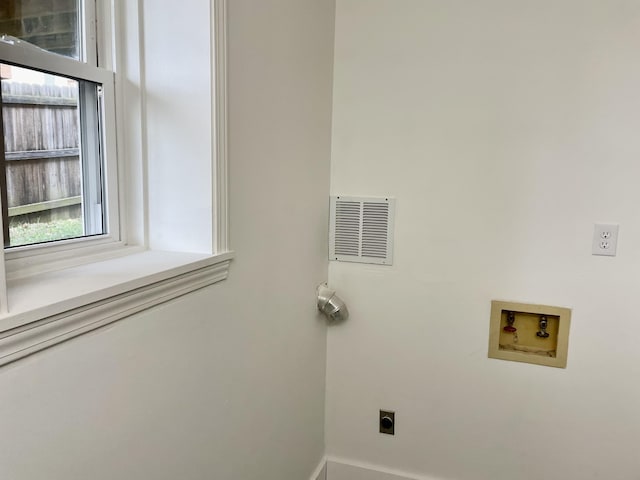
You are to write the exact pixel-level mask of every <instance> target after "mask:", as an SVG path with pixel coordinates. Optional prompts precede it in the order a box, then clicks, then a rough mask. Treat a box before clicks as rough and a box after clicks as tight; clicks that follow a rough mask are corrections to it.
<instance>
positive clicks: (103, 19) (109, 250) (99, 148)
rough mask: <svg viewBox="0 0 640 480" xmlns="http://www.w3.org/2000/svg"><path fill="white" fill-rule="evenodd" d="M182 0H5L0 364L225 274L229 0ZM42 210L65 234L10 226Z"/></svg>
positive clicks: (0, 27)
mask: <svg viewBox="0 0 640 480" xmlns="http://www.w3.org/2000/svg"><path fill="white" fill-rule="evenodd" d="M187 1H188V3H189V5H188V8H189V11H190V16H189V17H188V18H187V17H185V18H184V19H180V18H176V16H175V9H173V8H170V5H168V4H165V3H163V4H162V5H155V4H154V5H153V6H152V5H151V4H152V3H154V2H144V0H126V1H122V0H84V1H79V0H56V1H55V2H51V1H47V0H28V1H27V0H22V1H19V0H10V1H4V0H3V1H2V2H0V32H2V33H4V34H5V37H4V38H3V39H2V40H0V65H1V67H0V76H2V82H1V83H2V87H3V88H2V95H1V99H2V101H3V105H2V113H3V115H2V119H3V120H5V119H7V121H4V122H3V123H4V125H3V129H2V135H3V142H1V143H2V150H3V151H1V152H0V153H1V154H2V155H0V163H2V164H1V165H0V177H4V178H2V179H0V187H1V188H0V192H1V193H2V195H4V196H6V201H5V200H4V199H3V201H2V209H3V211H2V217H4V218H3V220H6V221H5V222H3V224H4V225H8V229H7V228H5V229H4V232H3V235H4V236H5V239H6V238H7V237H8V241H6V243H5V244H6V245H7V246H6V247H5V248H4V255H0V365H2V364H5V363H8V362H11V361H13V360H16V359H18V358H21V357H24V356H26V355H29V354H31V353H33V352H36V351H39V350H41V349H43V348H46V347H48V346H50V345H54V344H57V343H60V342H62V341H64V340H66V339H69V338H72V337H75V336H77V335H80V334H82V333H84V332H87V331H90V330H93V329H96V328H98V327H100V326H102V325H105V324H108V323H111V322H114V321H116V320H119V319H122V318H124V317H127V316H130V315H132V314H134V313H136V312H138V311H141V310H144V309H147V308H150V307H152V306H154V305H157V304H159V303H162V302H165V301H167V300H170V299H172V298H175V297H177V296H180V295H184V294H186V293H189V292H192V291H194V290H196V289H199V288H203V287H206V286H209V285H211V284H213V283H216V282H218V281H221V280H224V279H225V278H226V277H227V272H228V266H229V263H230V261H231V259H232V258H233V253H232V252H230V251H228V248H227V225H228V221H227V200H226V191H227V189H226V181H227V178H226V175H227V174H226V171H227V169H226V83H225V82H226V81H225V79H226V76H225V71H226V70H225V65H226V43H225V42H226V31H225V19H226V2H225V0H213V1H212V2H201V1H199V0H187ZM52 4H53V5H56V9H54V10H53V11H50V10H47V9H51V5H52ZM38 5H45V6H44V7H42V8H40V9H38ZM147 6H148V8H145V7H147ZM185 8H186V7H185ZM38 15H40V17H38ZM33 16H35V17H38V18H39V19H38V20H37V21H36V20H34V19H33V18H32V17H33ZM96 26H97V27H96ZM58 27H60V28H58ZM39 29H40V30H39ZM65 29H66V30H65ZM168 32H170V33H168ZM65 39H66V40H65ZM58 40H61V42H62V40H65V42H66V43H64V42H63V43H64V44H60V43H56V42H57V41H58ZM36 77H37V81H33V80H29V82H30V83H31V84H35V86H33V85H32V86H31V87H29V88H31V90H28V89H27V90H22V88H27V87H21V86H16V85H19V84H20V83H22V80H21V79H25V78H36ZM34 91H36V92H38V93H37V95H32V94H31V93H33V92H34ZM43 92H44V93H43ZM25 97H29V98H25ZM20 109H22V111H20ZM18 115H24V116H25V117H26V118H27V119H29V122H31V125H30V128H32V130H29V131H32V132H37V133H36V134H34V136H35V137H38V140H37V141H33V143H34V144H35V145H36V148H34V147H32V146H30V144H28V143H27V142H28V141H29V138H25V137H28V136H31V133H29V134H27V135H25V131H26V130H25V128H23V127H21V128H20V130H21V131H20V132H19V133H20V134H19V135H18V134H17V132H16V130H15V125H16V120H15V119H14V118H11V117H13V116H18ZM47 117H51V118H47ZM43 118H44V120H43ZM9 120H11V122H13V123H10V121H9ZM23 121H25V120H23ZM25 122H26V121H25ZM27 123H28V122H27ZM60 125H62V126H63V127H62V128H60V127H59V126H60ZM12 128H13V130H12ZM52 132H53V133H52ZM116 133H117V135H116ZM14 134H16V135H17V136H14ZM48 135H51V137H48ZM45 137H46V138H47V141H46V142H45V141H44V140H43V139H44V138H45ZM116 137H117V142H116ZM31 140H33V139H31ZM19 141H21V142H23V143H21V144H19ZM5 150H6V151H5ZM52 151H53V152H52ZM116 152H117V154H118V155H117V157H116ZM35 155H39V157H38V158H33V157H34V156H35ZM56 156H57V157H60V158H55V161H56V162H59V163H58V164H56V165H64V168H63V167H62V166H55V167H51V168H49V169H48V170H47V169H46V168H42V169H41V170H40V171H39V172H40V173H38V174H37V175H36V174H33V175H31V176H30V175H28V174H26V173H24V172H22V173H20V172H19V170H18V169H17V165H18V164H20V163H21V162H23V163H24V164H27V163H28V162H33V163H34V164H36V162H41V163H43V164H47V161H49V159H51V162H53V161H54V160H53V159H52V158H53V157H56ZM65 169H66V170H68V171H71V172H76V173H75V174H74V175H75V176H73V175H70V176H66V177H64V178H65V180H63V181H60V178H62V171H63V170H65ZM42 172H44V173H42ZM27 179H32V180H33V179H35V180H34V181H29V182H27V181H26V180H27ZM43 180H46V181H43ZM56 181H58V182H59V184H61V185H62V186H56V185H57V184H56V183H55V182H56ZM12 182H13V183H12ZM14 184H19V185H26V186H27V190H30V194H32V195H33V196H32V197H30V198H29V199H27V200H20V201H18V200H15V199H16V198H17V195H16V194H15V192H14V193H10V191H11V186H12V185H14ZM63 187H64V188H63ZM40 189H42V190H47V189H48V190H50V191H51V190H59V191H58V193H57V194H56V195H57V196H51V197H45V196H40V197H39V196H38V195H39V194H41V193H42V192H41V191H40ZM45 193H47V192H45ZM48 193H51V192H48ZM2 195H0V197H2ZM43 195H44V194H43ZM12 202H13V203H12ZM46 202H52V203H46ZM38 209H43V210H39V211H38ZM46 209H48V210H50V211H52V212H53V213H51V212H46V213H42V212H45V211H46ZM74 211H75V215H76V217H75V218H71V217H73V215H74V213H73V212H74ZM21 215H22V216H23V217H22V218H20V220H21V221H22V222H21V223H20V222H14V224H13V225H12V222H11V219H12V218H13V217H19V216H21ZM65 216H66V217H69V218H65ZM25 219H26V220H25ZM49 219H57V220H60V219H62V220H74V221H75V222H76V225H75V230H71V231H66V230H65V231H64V232H62V233H59V232H57V233H56V232H54V233H53V236H52V237H38V239H37V240H35V241H34V240H29V239H26V240H25V239H21V238H20V237H19V236H18V235H19V233H15V232H12V231H11V230H12V228H14V227H15V225H16V223H17V224H20V225H23V224H29V223H33V224H37V223H40V224H42V223H47V222H48V220H49ZM25 229H26V228H25ZM0 253H1V252H0Z"/></svg>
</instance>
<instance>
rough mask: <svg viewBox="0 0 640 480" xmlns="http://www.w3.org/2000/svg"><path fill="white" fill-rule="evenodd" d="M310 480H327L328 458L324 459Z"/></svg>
mask: <svg viewBox="0 0 640 480" xmlns="http://www.w3.org/2000/svg"><path fill="white" fill-rule="evenodd" d="M309 480H327V457H323V458H322V460H321V461H320V463H319V464H318V466H317V467H316V469H315V470H314V471H313V474H312V475H311V477H309Z"/></svg>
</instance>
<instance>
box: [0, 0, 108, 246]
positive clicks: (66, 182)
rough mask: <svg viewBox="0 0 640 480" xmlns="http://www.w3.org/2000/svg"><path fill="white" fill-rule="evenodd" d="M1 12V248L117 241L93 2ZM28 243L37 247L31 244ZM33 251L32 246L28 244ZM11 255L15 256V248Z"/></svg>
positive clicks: (24, 5)
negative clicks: (63, 241) (78, 241)
mask: <svg viewBox="0 0 640 480" xmlns="http://www.w3.org/2000/svg"><path fill="white" fill-rule="evenodd" d="M55 5H56V7H55V8H54V9H51V2H44V1H25V0H12V1H8V2H3V6H2V7H1V10H0V15H1V21H0V34H2V35H3V37H2V39H1V41H0V61H1V62H2V63H0V83H1V85H2V89H1V95H0V105H1V107H2V118H1V121H0V127H1V128H0V131H1V133H2V138H3V142H2V144H1V145H0V192H1V195H0V201H1V202H0V203H1V210H2V212H1V213H2V219H3V222H2V225H3V229H2V230H3V231H2V233H3V238H4V246H5V248H7V249H9V250H8V253H9V255H10V256H11V255H12V253H10V251H11V250H20V248H19V247H22V246H26V245H36V244H44V243H48V245H43V246H42V248H41V250H43V249H44V250H45V251H46V249H47V248H49V249H50V247H51V245H50V242H56V241H61V240H66V239H81V238H84V239H87V238H89V237H101V238H100V240H101V241H109V240H114V239H117V238H118V236H119V232H118V228H117V227H118V207H117V185H116V182H115V181H112V182H108V181H107V179H108V178H109V177H111V179H113V178H115V177H114V173H112V172H115V170H116V166H117V164H116V159H115V148H114V146H115V123H114V118H115V117H114V113H113V112H114V103H115V96H114V75H113V72H110V71H109V70H106V69H103V68H100V67H99V66H98V60H97V59H98V57H99V55H98V48H97V42H96V39H97V36H96V32H95V25H96V21H97V19H96V8H95V3H94V0H64V1H60V2H56V4H55ZM30 250H33V248H30ZM32 253H33V252H32ZM14 256H15V255H14Z"/></svg>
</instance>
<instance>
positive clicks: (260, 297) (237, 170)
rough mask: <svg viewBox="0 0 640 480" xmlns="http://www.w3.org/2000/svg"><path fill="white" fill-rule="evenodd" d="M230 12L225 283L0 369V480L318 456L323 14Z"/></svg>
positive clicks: (327, 16)
mask: <svg viewBox="0 0 640 480" xmlns="http://www.w3.org/2000/svg"><path fill="white" fill-rule="evenodd" d="M196 3H197V2H196ZM199 3H200V7H202V8H204V9H205V10H206V8H207V7H206V5H204V4H203V3H202V2H199ZM204 3H208V2H204ZM229 3H230V5H229V62H230V64H229V107H230V164H231V181H230V202H231V245H232V248H233V249H235V250H236V252H237V257H236V260H235V261H234V262H233V264H232V269H231V274H230V278H229V279H228V280H227V281H226V282H223V283H221V284H217V285H214V286H212V287H210V288H207V289H204V290H201V291H198V292H196V293H194V294H191V295H189V296H186V297H182V298H180V299H178V300H176V301H172V302H170V303H169V304H165V305H163V306H161V307H159V308H154V309H152V310H150V311H146V312H144V313H142V314H139V315H136V316H134V317H131V318H128V319H125V320H123V321H120V322H118V323H116V324H113V325H112V326H110V327H108V328H105V329H102V330H99V331H96V332H93V333H91V334H87V335H85V336H82V337H79V338H77V339H74V340H72V341H69V342H67V343H65V344H62V345H60V346H58V347H55V348H52V349H49V350H46V351H44V352H42V353H40V354H37V355H34V356H32V357H29V358H27V359H25V360H23V361H19V362H16V363H14V364H11V365H9V366H7V367H5V368H2V369H0V431H1V432H2V435H1V436H0V478H2V479H7V480H40V479H44V478H46V479H48V480H80V479H82V480H86V479H92V480H102V479H105V480H106V479H109V480H111V479H115V478H118V479H127V480H128V479H132V480H133V479H135V480H146V479H153V480H163V479H167V480H169V479H171V480H174V479H177V478H179V479H185V480H190V479H194V480H195V479H198V480H200V479H212V478H219V479H225V480H227V479H238V480H251V479H258V478H259V479H261V480H285V479H287V480H288V479H290V480H299V479H305V480H306V479H308V478H309V477H310V475H311V473H312V472H313V470H314V469H315V468H316V466H317V465H318V463H319V462H320V460H321V458H322V456H323V454H324V437H323V428H324V391H325V385H324V383H325V354H326V347H325V342H326V327H325V323H324V321H323V319H322V318H319V316H318V315H317V313H316V310H315V303H314V301H315V287H316V285H317V284H318V283H320V282H321V281H323V280H325V279H326V275H327V265H326V251H327V246H326V224H327V207H326V205H327V196H328V184H329V160H328V159H329V153H330V151H329V150H330V120H331V113H330V109H331V65H332V48H333V14H334V10H333V9H334V5H333V4H332V2H330V1H324V0H305V1H300V0H261V1H260V2H255V1H251V0H234V1H232V2H229ZM155 7H156V8H158V6H157V5H156V6H155ZM200 7H199V8H200ZM172 8H174V7H172ZM168 34H170V32H168ZM202 108H203V109H206V110H208V109H209V106H208V105H203V106H202ZM150 140H151V141H153V138H151V139H150ZM207 140H208V139H203V141H207ZM294 197H295V200H294Z"/></svg>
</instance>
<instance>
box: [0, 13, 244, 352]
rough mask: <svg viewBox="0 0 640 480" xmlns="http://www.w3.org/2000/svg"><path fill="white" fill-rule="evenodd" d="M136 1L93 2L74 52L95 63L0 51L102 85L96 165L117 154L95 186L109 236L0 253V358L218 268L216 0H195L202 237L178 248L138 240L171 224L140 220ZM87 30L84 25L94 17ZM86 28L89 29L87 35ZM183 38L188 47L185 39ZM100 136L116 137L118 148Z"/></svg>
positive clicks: (222, 135)
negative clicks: (81, 43) (199, 47)
mask: <svg viewBox="0 0 640 480" xmlns="http://www.w3.org/2000/svg"><path fill="white" fill-rule="evenodd" d="M144 4H145V0H97V9H96V10H97V12H98V15H97V17H98V18H99V20H100V21H99V22H97V25H98V35H97V37H96V39H97V44H98V49H93V48H85V52H87V54H88V58H89V60H90V62H97V57H99V58H100V63H101V64H102V65H101V66H100V67H96V66H92V65H88V64H83V63H82V62H78V61H75V60H72V59H65V58H63V57H57V56H53V55H50V54H46V53H44V52H40V51H38V50H37V49H33V48H22V47H20V48H19V49H18V48H13V49H12V48H2V47H1V46H0V58H2V59H3V60H5V61H8V62H12V63H18V64H20V65H24V66H27V67H37V68H41V69H45V70H47V71H51V72H52V73H63V74H65V75H72V76H74V77H76V78H79V79H85V80H89V81H93V82H97V83H101V84H102V85H103V88H105V97H107V96H108V95H109V96H111V95H112V96H113V97H112V98H115V101H114V102H107V101H105V112H104V115H105V122H106V125H107V128H105V130H106V131H107V135H108V138H107V139H106V141H105V146H106V149H107V151H106V155H107V162H108V161H110V160H111V161H114V162H115V158H116V153H117V158H118V163H117V169H116V168H114V165H108V166H107V178H106V184H107V187H106V188H107V189H109V188H112V187H113V185H116V184H117V189H112V190H108V202H109V204H108V206H107V208H108V221H109V222H111V221H114V222H115V223H114V224H113V225H112V224H110V225H109V233H107V234H105V235H102V236H99V237H97V238H83V239H72V240H62V241H59V242H56V243H55V244H54V245H48V246H46V247H43V246H42V245H33V246H25V247H17V248H16V249H15V250H14V249H11V250H14V251H6V252H5V251H3V253H2V254H0V365H3V364H6V363H9V362H12V361H15V360H17V359H19V358H22V357H24V356H26V355H30V354H32V353H35V352H38V351H40V350H42V349H44V348H47V347H49V346H51V345H55V344H57V343H60V342H62V341H65V340H67V339H69V338H73V337H75V336H78V335H80V334H82V333H85V332H87V331H91V330H94V329H96V328H99V327H101V326H103V325H106V324H108V323H111V322H114V321H116V320H119V319H122V318H125V317H127V316H130V315H131V314H133V313H136V312H138V311H141V310H144V309H147V308H150V307H151V306H154V305H157V304H159V303H162V302H165V301H167V300H170V299H172V298H175V297H177V296H180V295H184V294H186V293H189V292H192V291H194V290H196V289H199V288H202V287H206V286H208V285H211V284H213V283H216V282H218V281H221V280H224V279H225V278H226V277H227V275H228V267H229V263H230V261H231V259H232V258H233V252H231V251H229V248H228V207H227V204H228V201H227V140H226V139H227V131H226V122H227V120H226V105H227V104H226V0H213V1H212V2H211V3H210V4H209V2H207V3H206V4H202V2H196V1H195V0H194V4H195V5H197V6H198V8H208V9H209V10H208V13H209V16H210V18H209V19H208V21H209V22H210V30H211V33H209V43H210V44H209V45H208V47H209V50H208V51H209V55H210V57H209V63H210V79H209V80H210V82H209V84H208V85H210V91H209V92H208V93H209V97H210V99H211V103H212V105H211V115H210V116H211V118H210V125H211V131H212V132H211V138H210V141H211V145H210V148H209V149H208V151H210V157H211V158H204V159H200V161H201V164H202V165H204V167H206V168H204V169H205V170H207V171H210V174H211V178H210V182H209V183H208V184H207V185H209V186H208V187H207V188H208V191H207V192H200V193H201V194H204V195H210V202H211V206H210V208H209V210H208V212H209V218H208V221H209V222H210V227H211V232H210V237H211V244H210V246H209V247H206V248H199V249H197V251H189V249H185V248H184V245H180V242H179V241H176V242H174V244H171V243H170V242H169V241H165V242H164V243H161V247H162V250H160V251H159V250H157V249H156V248H155V247H154V241H153V239H150V238H149V231H150V230H153V231H154V232H156V233H157V232H160V233H162V231H163V230H162V229H163V228H166V229H169V228H171V225H165V224H164V223H166V222H164V219H162V218H158V215H157V214H156V216H155V217H154V216H152V215H150V214H149V208H148V207H149V205H148V201H149V200H148V195H149V193H148V178H149V175H150V173H149V172H150V170H151V169H152V168H154V165H155V162H157V160H158V159H155V158H154V159H153V160H154V163H151V162H150V161H149V158H148V152H147V146H146V144H145V140H146V136H147V131H146V129H147V119H146V117H145V115H146V113H145V109H146V105H147V103H148V100H147V98H146V87H145V86H146V83H145V58H144V56H145V50H144V48H143V47H144V28H143V25H142V21H143V19H144V16H143V15H142V12H143V11H144ZM149 4H150V3H149ZM204 5H206V7H205V6H204ZM156 8H158V7H157V6H156ZM90 16H91V15H89V17H90ZM88 25H89V27H90V28H92V27H93V26H94V25H96V22H93V21H89V22H88ZM100 31H102V32H108V34H107V35H102V34H100ZM172 33H173V32H172ZM94 34H95V33H91V30H89V31H88V34H87V36H88V37H90V36H91V35H94ZM183 41H185V42H188V41H189V38H188V36H185V37H184V39H183ZM185 45H186V43H185ZM12 52H13V53H12ZM96 52H97V53H96ZM124 53H126V55H125V54H124ZM91 55H93V57H92V56H91ZM102 67H106V68H102ZM114 72H115V73H114ZM107 89H109V90H108V91H107ZM109 125H111V126H112V127H111V128H109ZM114 125H117V127H115V128H114V127H113V126H114ZM111 135H117V138H118V141H117V144H116V141H115V137H111ZM116 145H117V151H116ZM207 165H208V166H207ZM116 212H118V213H119V215H115V214H114V213H116ZM167 250H170V251H167Z"/></svg>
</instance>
